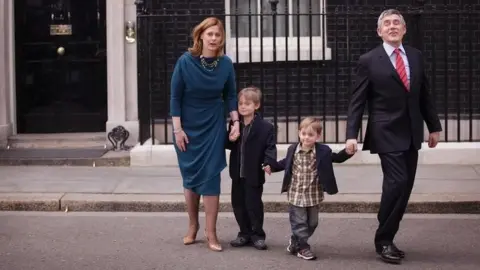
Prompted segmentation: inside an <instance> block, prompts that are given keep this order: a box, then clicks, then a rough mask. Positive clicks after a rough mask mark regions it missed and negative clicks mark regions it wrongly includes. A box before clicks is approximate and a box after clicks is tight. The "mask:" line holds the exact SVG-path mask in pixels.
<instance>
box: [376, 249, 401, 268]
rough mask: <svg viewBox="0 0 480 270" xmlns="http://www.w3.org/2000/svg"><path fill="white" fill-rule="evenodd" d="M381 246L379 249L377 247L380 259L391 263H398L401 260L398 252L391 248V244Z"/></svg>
mask: <svg viewBox="0 0 480 270" xmlns="http://www.w3.org/2000/svg"><path fill="white" fill-rule="evenodd" d="M381 248H382V250H381V251H380V250H379V249H377V253H378V255H380V258H381V259H382V261H384V262H386V263H392V264H400V263H401V262H402V258H401V257H400V254H398V252H396V251H394V250H393V245H387V246H382V247H381Z"/></svg>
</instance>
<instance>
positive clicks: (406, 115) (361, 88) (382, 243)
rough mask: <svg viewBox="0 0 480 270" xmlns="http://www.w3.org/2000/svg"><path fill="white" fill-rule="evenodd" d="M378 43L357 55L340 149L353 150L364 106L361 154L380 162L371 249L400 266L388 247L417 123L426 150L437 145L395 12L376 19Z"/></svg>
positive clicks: (418, 65)
mask: <svg viewBox="0 0 480 270" xmlns="http://www.w3.org/2000/svg"><path fill="white" fill-rule="evenodd" d="M377 33H378V35H379V36H380V37H381V38H382V40H383V44H382V45H380V46H378V47H377V48H375V49H373V50H371V51H369V52H367V53H366V54H364V55H362V56H360V58H359V61H358V67H357V74H356V79H355V84H354V86H353V88H352V96H351V100H350V105H349V109H348V119H347V141H346V148H347V152H348V153H349V154H352V153H354V152H355V151H357V136H358V131H359V128H360V123H361V121H362V115H363V112H364V108H365V105H366V104H367V103H368V124H367V130H366V133H365V140H364V144H363V150H370V152H371V153H372V154H375V153H377V154H378V155H379V157H380V161H381V166H382V171H383V187H382V190H383V193H382V197H381V202H380V209H379V212H378V221H379V226H378V229H377V231H376V234H375V248H376V251H377V253H378V254H379V255H380V256H381V258H382V260H383V261H385V262H387V263H401V261H402V259H403V258H404V257H405V253H404V252H403V251H401V250H400V249H398V248H397V246H396V245H395V244H394V243H393V239H394V237H395V234H396V233H397V231H398V228H399V224H400V221H401V220H402V217H403V214H404V213H405V209H406V207H407V204H408V200H409V198H410V194H411V192H412V188H413V183H414V179H415V173H416V169H417V162H418V150H419V149H420V148H421V144H422V141H423V120H424V121H425V123H426V124H427V127H428V130H429V132H430V135H429V139H428V145H429V147H431V148H433V147H435V146H436V145H437V143H438V140H439V134H440V131H442V126H441V124H440V120H439V119H438V116H437V112H436V110H435V107H434V104H433V100H432V98H431V96H430V87H429V84H428V79H427V77H426V75H425V66H424V61H423V57H422V54H421V52H420V51H419V50H417V49H415V48H412V47H409V46H404V45H402V39H403V36H404V35H405V33H406V25H405V20H404V18H403V16H402V15H401V14H400V12H399V11H397V10H394V9H389V10H386V11H384V12H382V14H380V16H379V18H378V28H377Z"/></svg>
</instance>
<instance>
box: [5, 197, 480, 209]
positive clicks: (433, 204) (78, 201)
mask: <svg viewBox="0 0 480 270" xmlns="http://www.w3.org/2000/svg"><path fill="white" fill-rule="evenodd" d="M229 197H230V195H229V194H225V195H222V196H221V197H220V211H221V212H232V208H231V204H230V199H229ZM263 200H264V208H265V212H287V209H288V203H286V201H285V196H284V195H272V194H267V195H264V197H263ZM379 200H380V194H341V195H335V196H327V197H326V199H325V202H323V203H322V204H321V207H320V211H321V212H324V213H376V212H377V211H378V206H379ZM185 209H186V207H185V203H184V200H183V195H181V194H167V195H165V194H89V193H47V194H44V193H3V194H0V211H75V212H184V211H185ZM201 211H203V204H201ZM407 212H408V213H425V214H426V213H428V214H480V196H478V194H412V196H411V200H410V203H409V206H408V209H407Z"/></svg>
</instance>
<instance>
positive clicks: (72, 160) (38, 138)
mask: <svg viewBox="0 0 480 270" xmlns="http://www.w3.org/2000/svg"><path fill="white" fill-rule="evenodd" d="M111 148H112V144H111V143H110V142H109V141H108V140H107V138H106V134H105V133H104V132H98V133H56V134H18V135H14V136H11V137H10V138H9V139H8V145H7V149H3V151H15V150H17V152H18V151H23V152H25V151H26V152H28V151H30V150H32V151H31V152H33V153H34V154H32V155H30V154H25V153H24V154H20V155H12V154H8V153H6V154H5V153H4V155H3V156H2V155H0V166H89V167H100V166H130V153H129V151H118V152H117V151H108V150H105V152H106V153H105V154H103V155H102V156H98V155H96V156H89V155H86V156H81V157H73V156H69V157H68V158H66V157H65V156H63V157H62V155H60V154H59V155H58V156H56V155H55V150H56V149H69V150H70V149H72V150H80V151H84V150H87V149H111ZM35 150H39V151H35ZM45 150H47V151H49V150H53V152H52V151H49V153H48V155H44V153H43V154H38V152H42V151H45ZM35 152H36V153H35ZM0 154H1V153H0ZM67 156H68V155H67Z"/></svg>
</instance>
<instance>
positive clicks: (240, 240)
mask: <svg viewBox="0 0 480 270" xmlns="http://www.w3.org/2000/svg"><path fill="white" fill-rule="evenodd" d="M249 243H250V239H248V238H246V237H243V236H237V238H236V239H235V240H233V241H231V242H230V245H231V246H232V247H243V246H246V245H248V244H249Z"/></svg>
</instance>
